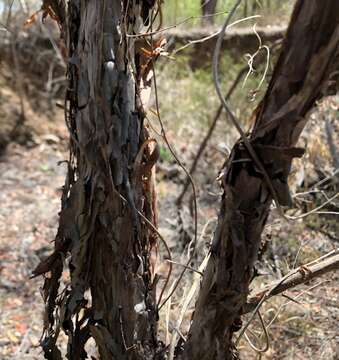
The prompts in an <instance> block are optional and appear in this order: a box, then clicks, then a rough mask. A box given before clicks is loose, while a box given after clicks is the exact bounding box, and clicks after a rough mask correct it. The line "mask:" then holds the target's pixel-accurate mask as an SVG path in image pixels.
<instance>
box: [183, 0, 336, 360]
mask: <svg viewBox="0 0 339 360" xmlns="http://www.w3.org/2000/svg"><path fill="white" fill-rule="evenodd" d="M338 17H339V2H338V1H337V0H325V1H321V2H320V1H318V0H308V1H305V0H299V1H298V2H297V4H296V6H295V9H294V12H293V15H292V18H291V22H290V25H289V28H288V31H287V35H286V38H285V42H284V45H283V48H282V51H281V54H280V57H279V60H278V62H277V64H276V67H275V70H274V74H273V77H272V79H271V82H270V84H269V87H268V90H267V92H266V95H265V97H264V99H263V100H262V102H261V104H260V105H259V107H258V109H257V110H256V111H255V115H254V126H253V130H252V132H251V134H250V136H249V140H250V142H251V144H252V146H253V148H254V149H255V151H256V152H257V155H258V156H259V158H260V160H261V161H262V163H263V164H264V166H265V168H266V170H267V172H268V174H269V176H270V179H271V182H272V185H273V186H274V189H275V190H276V193H277V194H278V200H279V202H280V205H282V206H285V205H290V204H291V198H290V195H289V190H288V185H287V178H288V174H289V172H290V168H291V162H292V159H293V157H297V156H301V155H302V152H303V151H302V149H297V148H294V146H295V144H296V142H297V140H298V137H299V135H300V133H301V131H302V129H303V127H304V125H305V123H306V120H307V117H306V116H307V113H308V111H309V110H310V109H311V108H312V107H313V105H314V103H315V101H316V100H317V99H318V98H319V97H320V96H321V95H322V91H323V90H324V89H325V88H326V86H327V82H328V79H329V78H331V76H332V74H333V73H334V70H337V66H338V63H339V61H338V57H339V50H338V38H339V18H338ZM250 158H251V157H250V155H249V154H248V152H247V150H246V147H245V146H244V144H243V142H242V141H241V140H239V141H238V142H237V143H236V145H235V146H234V148H233V150H232V153H231V155H230V158H229V159H228V161H227V162H226V165H225V170H224V172H223V174H224V175H223V178H222V186H223V190H224V194H223V197H222V206H221V210H220V215H219V223H218V227H217V230H216V233H215V236H214V240H213V244H212V249H211V253H212V254H211V258H210V260H209V263H208V265H207V268H206V271H205V274H204V278H203V282H202V287H201V291H200V294H199V298H198V301H197V304H196V309H195V313H194V316H193V323H192V325H191V329H190V332H189V337H188V341H187V343H186V344H185V346H184V349H183V352H182V354H181V355H179V356H178V357H179V358H182V359H189V360H198V359H199V360H216V359H217V360H224V359H235V358H237V353H236V349H234V345H233V341H232V340H233V334H234V333H235V332H236V331H237V330H239V329H240V328H241V314H242V312H243V307H244V305H245V304H246V299H247V295H248V292H249V284H250V282H251V280H252V278H253V270H254V262H255V261H256V259H257V254H258V249H259V246H260V237H261V233H262V231H263V228H264V225H265V223H266V220H267V217H268V215H269V211H270V205H271V201H272V197H271V194H270V191H269V189H268V186H267V184H266V183H265V181H264V180H263V176H262V174H261V173H260V171H259V169H258V168H257V167H256V165H255V163H254V162H253V161H248V159H250ZM178 352H179V353H180V352H181V349H178Z"/></svg>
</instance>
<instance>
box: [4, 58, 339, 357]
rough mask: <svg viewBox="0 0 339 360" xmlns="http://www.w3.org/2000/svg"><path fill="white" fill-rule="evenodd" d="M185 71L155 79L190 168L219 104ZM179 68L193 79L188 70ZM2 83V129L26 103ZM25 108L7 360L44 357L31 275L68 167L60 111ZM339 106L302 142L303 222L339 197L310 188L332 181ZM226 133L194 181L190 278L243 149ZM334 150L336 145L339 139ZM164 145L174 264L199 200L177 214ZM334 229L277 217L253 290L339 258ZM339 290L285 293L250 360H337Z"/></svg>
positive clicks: (11, 202) (15, 170)
mask: <svg viewBox="0 0 339 360" xmlns="http://www.w3.org/2000/svg"><path fill="white" fill-rule="evenodd" d="M184 60H185V59H184ZM184 60H183V61H184ZM185 61H186V60H185ZM181 69H182V63H180V62H179V64H177V65H176V66H175V67H174V70H173V68H171V69H170V70H166V69H165V68H163V69H162V70H163V71H162V72H161V74H160V75H159V96H160V101H161V109H163V119H164V123H165V127H166V129H167V135H168V138H169V140H170V142H171V143H172V144H173V145H174V147H175V149H176V152H177V154H178V155H179V157H180V159H181V160H182V161H183V163H184V164H186V165H187V166H189V165H190V163H191V161H192V160H193V158H194V154H195V153H196V150H197V147H198V145H199V142H200V141H201V138H202V136H204V134H205V133H206V131H207V127H208V124H209V121H210V119H211V112H212V109H214V108H216V107H217V104H218V103H217V101H216V99H215V97H213V96H209V97H207V99H206V93H208V94H210V93H212V91H213V89H212V82H211V79H210V74H208V73H207V72H206V71H205V72H204V71H200V70H197V71H195V72H192V71H191V70H188V71H187V73H185V75H183V74H182V71H183V70H181ZM184 69H185V71H186V70H187V66H186V67H184ZM0 84H1V89H0V114H1V115H2V120H3V119H5V118H7V119H10V122H12V123H13V122H14V123H15V122H16V121H17V119H18V117H19V116H21V115H22V113H21V112H22V104H21V103H20V101H19V98H18V94H17V93H16V92H15V91H14V90H13V87H12V86H11V83H10V82H9V81H8V78H6V77H1V75H0ZM202 84H203V86H202ZM3 99H6V101H4V100H3ZM23 100H24V115H25V127H26V128H25V132H24V134H25V135H24V136H23V135H22V134H21V135H22V136H17V137H16V138H14V139H12V140H14V141H11V142H10V143H9V144H8V146H7V147H6V149H5V150H4V151H3V152H2V155H1V157H0V174H1V175H0V188H1V192H0V201H1V205H0V315H1V318H0V359H1V360H2V359H18V360H21V359H30V360H33V359H42V358H43V355H42V353H41V350H40V348H39V338H40V336H41V333H42V324H43V302H42V298H41V295H40V287H41V286H42V279H41V278H37V279H30V274H31V272H32V270H33V269H34V268H35V266H36V265H37V264H38V263H39V261H40V260H41V259H43V258H44V257H46V256H47V255H48V254H49V252H50V251H51V249H52V247H53V239H54V236H55V233H56V228H57V223H58V212H59V210H60V195H61V187H62V185H63V182H64V177H65V164H62V163H61V164H60V162H61V161H63V160H67V130H66V128H65V126H64V123H63V114H62V110H61V109H55V111H54V112H53V113H51V112H47V111H41V109H39V111H36V106H33V105H32V101H31V99H29V98H24V99H23ZM338 101H339V99H338V96H337V97H335V96H334V97H329V98H328V99H326V100H325V101H324V102H323V103H322V104H321V105H320V106H319V109H318V110H317V111H316V112H315V113H314V114H313V115H311V121H310V122H309V125H308V128H307V130H306V132H305V135H304V137H303V139H302V141H301V143H302V145H303V146H306V147H307V155H306V156H305V157H304V159H303V160H301V161H300V162H298V163H296V164H295V166H294V169H293V175H292V183H291V185H292V189H293V192H294V193H297V192H304V191H306V192H307V194H305V195H304V196H300V197H296V208H295V209H294V210H293V212H294V213H296V214H300V213H301V212H304V211H307V210H310V209H311V208H313V207H314V206H315V204H317V205H318V204H319V202H320V203H321V202H323V201H324V199H323V198H321V196H322V195H321V194H323V193H325V195H326V196H330V195H331V194H333V191H334V190H333V189H334V188H336V189H338V184H337V183H338V178H335V177H331V178H330V179H329V180H328V181H327V182H326V183H324V184H323V186H321V187H316V189H317V191H318V190H319V191H318V192H320V190H321V191H322V193H321V194H320V195H319V196H318V195H317V194H316V195H315V194H314V193H310V192H309V187H310V186H314V184H316V182H317V181H320V180H322V179H323V178H325V177H326V176H329V175H331V174H333V164H332V157H331V153H330V146H329V144H328V139H327V136H326V131H325V123H326V121H325V120H326V119H330V120H331V119H332V120H333V121H332V126H335V122H334V120H335V119H337V116H338V113H337V110H336V109H337V105H338ZM236 106H237V109H238V113H239V111H241V106H242V107H243V109H245V110H244V113H245V114H247V112H246V111H248V110H246V109H247V107H248V103H246V97H245V98H242V100H239V98H237V102H236ZM253 106H254V105H253V104H251V107H253ZM34 109H35V110H34ZM239 109H240V110H239ZM182 119H185V120H184V121H183V120H182ZM154 121H155V120H154ZM225 124H226V122H225V119H221V120H220V123H219V125H218V127H217V130H216V132H215V134H214V136H213V138H212V141H211V143H210V144H209V145H208V147H207V149H206V151H205V153H204V156H203V157H202V159H201V161H200V162H199V166H198V170H197V173H196V174H195V176H194V179H195V183H196V186H197V195H198V197H197V201H198V234H199V242H198V244H197V255H196V257H195V258H194V259H193V261H192V266H193V267H195V268H198V267H199V265H200V264H201V262H202V260H203V259H204V257H205V256H206V254H207V253H208V246H209V243H210V241H211V238H212V236H213V231H214V229H215V225H216V216H217V213H218V207H219V201H220V200H219V198H220V187H219V184H218V183H217V181H216V177H217V174H218V171H219V170H220V167H221V165H222V163H223V161H224V159H225V151H227V149H228V148H230V147H232V144H233V142H234V141H235V140H236V138H237V136H236V133H235V132H234V131H233V130H231V129H230V128H229V125H227V126H226V125H225ZM152 126H154V127H156V126H157V125H156V124H152ZM225 129H226V130H225ZM335 130H336V131H337V132H335V131H334V130H333V134H334V136H338V134H339V132H338V127H337V128H336V129H335ZM18 139H19V140H20V141H18ZM159 141H160V140H159ZM334 143H338V137H336V138H335V140H334ZM160 146H161V159H160V163H159V164H158V170H157V172H158V175H157V176H158V185H157V186H158V193H159V218H160V227H159V231H160V232H161V233H162V234H163V236H164V237H165V239H166V241H167V244H168V246H169V247H170V249H171V252H172V256H173V260H174V261H175V262H178V263H184V262H185V261H186V250H187V246H188V244H189V243H190V241H191V240H192V233H193V218H192V216H191V208H192V197H191V195H190V192H188V196H186V198H185V200H184V202H183V205H182V207H181V208H180V209H178V208H177V207H176V205H175V200H176V199H177V197H178V195H179V193H180V191H181V189H182V184H183V182H184V181H185V176H184V174H183V172H182V171H181V169H180V167H179V166H178V164H176V162H175V161H174V160H173V158H172V157H171V154H170V152H169V151H168V149H167V148H166V146H165V145H164V144H163V143H161V144H160ZM301 184H302V187H301ZM336 191H338V190H336ZM335 206H338V205H337V204H336V205H335ZM335 219H337V217H336V218H335V217H334V216H327V215H321V214H315V215H311V216H310V217H308V218H306V219H305V220H299V221H297V222H295V223H293V224H290V223H285V222H283V221H281V220H280V219H279V218H278V217H277V215H276V214H275V211H273V212H272V216H271V218H270V219H269V222H268V226H267V229H266V230H265V234H264V237H263V239H264V241H266V248H267V250H266V252H265V254H264V256H263V259H262V262H261V264H260V265H258V267H259V270H260V272H261V273H263V274H264V275H262V276H260V277H259V278H257V279H256V281H255V286H256V287H260V286H263V285H265V284H266V283H268V282H270V281H271V280H274V279H278V278H280V277H281V276H282V275H284V274H285V273H286V272H287V271H288V270H289V269H291V268H294V267H296V266H299V265H301V264H304V263H306V262H308V261H310V260H313V259H315V258H317V257H319V256H322V255H324V254H326V253H327V252H329V251H331V250H333V249H335V248H336V247H338V241H339V239H338V230H339V228H338V224H337V220H335ZM160 255H161V258H162V259H164V251H162V250H161V251H160ZM168 266H169V265H168V263H166V262H165V261H163V262H162V263H160V264H159V268H158V272H159V273H160V274H161V275H163V276H164V275H165V274H166V273H167V271H168ZM173 267H174V276H175V275H178V273H179V272H180V271H181V269H182V268H181V267H180V265H175V264H174V265H173ZM193 276H194V274H192V273H191V272H189V271H187V273H186V275H185V277H184V279H183V281H182V282H181V284H180V286H179V288H178V289H177V291H176V293H175V294H174V296H173V298H172V299H171V304H170V306H166V307H164V308H163V310H162V313H161V314H160V315H161V317H162V318H163V317H164V316H165V315H167V316H168V317H169V321H168V322H167V323H166V322H165V321H163V320H162V321H161V322H160V325H159V327H160V333H161V336H162V337H163V340H164V341H165V342H167V343H168V341H169V339H170V335H171V333H172V334H173V333H176V331H175V330H174V328H175V326H176V322H177V320H178V313H179V310H180V303H181V301H182V299H184V298H185V296H186V295H187V292H188V290H189V289H190V285H191V283H192V279H193ZM172 281H173V279H172ZM162 283H163V282H162ZM338 285H339V275H338V274H329V275H326V276H325V277H322V278H319V279H316V280H314V281H312V282H311V283H309V284H306V285H304V286H300V287H298V288H296V289H293V290H291V291H289V292H287V295H288V296H289V298H297V300H295V301H291V300H289V299H286V298H284V297H277V298H273V299H272V300H271V301H269V302H267V304H265V305H264V307H263V311H262V314H263V316H264V320H265V322H266V324H269V333H270V349H269V351H268V352H267V353H265V354H263V355H261V357H260V356H259V357H258V355H256V353H255V352H254V351H253V350H252V349H251V348H250V346H249V345H248V343H247V342H246V341H245V340H244V341H242V342H241V346H240V349H241V351H242V353H243V355H244V358H245V359H249V360H251V359H284V360H285V359H286V360H292V359H302V360H303V359H305V360H308V359H326V360H334V359H336V358H337V357H336V356H337V355H338V347H337V346H338V345H337V344H338V343H339V332H338V321H339V309H338V303H339V296H338V292H337V291H336V290H337V289H338ZM193 305H194V301H192V303H191V305H190V307H189V309H188V312H187V313H186V315H185V317H184V321H183V324H182V327H181V333H182V334H183V335H185V334H186V332H187V328H188V324H189V320H190V317H191V314H192V311H193ZM163 315H164V316H163ZM250 330H251V333H249V334H251V335H250V337H251V338H254V339H255V338H256V339H257V342H256V343H257V346H259V347H260V346H262V330H261V328H260V325H259V321H257V320H255V321H254V322H253V324H252V325H251V328H250ZM254 341H255V340H254Z"/></svg>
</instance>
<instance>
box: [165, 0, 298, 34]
mask: <svg viewBox="0 0 339 360" xmlns="http://www.w3.org/2000/svg"><path fill="white" fill-rule="evenodd" d="M294 2H295V0H279V1H270V0H247V1H243V2H242V4H240V6H239V10H238V15H237V17H238V18H241V17H243V16H250V15H254V14H258V15H262V16H263V17H264V19H261V21H259V23H261V24H268V23H271V20H272V18H273V17H274V18H275V23H276V24H277V23H283V22H286V21H287V20H288V17H289V15H290V12H291V10H292V7H293V4H294ZM246 3H247V7H246ZM233 5H234V0H218V5H217V9H216V14H217V15H216V16H215V23H216V24H221V23H222V22H223V20H224V19H225V15H226V14H227V13H228V11H229V10H230V8H231V7H232V6H233ZM246 8H247V10H246ZM277 11H278V12H279V17H278V18H277ZM163 15H164V23H165V25H174V24H177V23H180V22H182V21H184V20H186V19H188V18H192V19H191V20H189V21H187V22H186V23H185V24H183V25H182V26H183V27H186V28H189V27H194V26H197V25H200V24H201V1H200V0H185V1H182V0H165V1H164V4H163Z"/></svg>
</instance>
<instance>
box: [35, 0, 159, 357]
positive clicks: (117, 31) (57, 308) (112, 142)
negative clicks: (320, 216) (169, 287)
mask: <svg viewBox="0 0 339 360" xmlns="http://www.w3.org/2000/svg"><path fill="white" fill-rule="evenodd" d="M58 3H62V5H63V9H64V10H65V9H66V8H65V6H64V2H63V1H61V2H60V1H58ZM55 4H56V3H55ZM138 4H139V5H140V1H120V0H103V1H96V0H88V1H80V0H71V1H69V3H68V7H67V21H65V22H62V21H60V24H61V26H63V28H62V34H63V36H64V38H65V39H66V48H67V51H68V54H67V58H68V69H67V75H68V80H69V84H68V89H67V95H66V114H65V115H66V123H67V126H68V128H69V131H70V137H71V140H70V159H69V162H68V174H67V179H66V183H65V186H64V190H63V196H62V210H61V212H60V222H59V229H58V233H57V235H56V239H55V251H54V253H53V254H52V255H51V256H50V257H49V258H48V259H47V260H46V261H44V262H43V263H41V264H40V265H39V266H38V268H37V269H36V270H35V273H34V274H35V275H38V274H42V273H47V272H48V273H49V274H50V275H49V276H48V277H47V278H46V280H45V284H44V298H45V301H46V324H45V332H44V337H43V341H42V346H43V349H44V352H45V357H46V358H47V359H61V354H60V351H59V349H58V347H57V345H56V340H57V339H58V335H59V332H60V330H63V331H64V332H65V334H66V335H67V337H68V349H67V357H68V358H69V359H72V360H76V359H85V358H86V351H85V344H86V342H87V341H88V339H89V338H93V339H94V341H95V343H96V345H97V347H98V350H99V353H100V358H101V359H104V360H105V359H110V360H111V359H122V360H123V359H154V358H155V357H156V352H157V350H158V349H157V348H158V343H157V339H156V332H157V329H156V326H157V319H156V317H157V313H156V303H155V301H156V299H155V286H154V283H153V277H154V274H153V268H152V264H151V259H150V258H151V255H152V253H153V252H154V251H155V247H156V246H155V234H154V233H153V230H151V229H150V228H149V226H148V225H147V224H146V223H145V221H143V220H142V218H141V217H140V215H139V213H142V214H143V216H145V217H146V218H147V219H148V220H149V221H150V222H152V223H154V224H155V223H156V213H155V212H156V209H155V207H154V204H155V199H154V192H152V188H151V187H152V185H151V179H150V177H151V168H152V165H154V161H155V160H156V147H154V146H153V149H152V146H151V145H154V141H150V140H147V139H148V134H147V132H146V130H145V128H144V126H143V109H142V106H141V101H140V99H139V90H138V89H139V85H140V84H139V82H140V81H141V78H142V75H145V74H142V68H141V66H140V65H141V61H140V60H141V59H140V55H139V54H137V53H136V52H135V46H134V40H133V39H132V38H128V37H126V33H129V34H133V33H137V32H138V31H139V30H140V29H138V28H137V25H136V24H140V23H142V21H143V20H145V21H146V19H147V16H148V12H149V11H148V10H149V7H150V6H152V5H153V4H154V1H150V0H148V1H146V0H145V1H143V2H141V6H139V5H138ZM55 6H57V5H55ZM65 11H66V10H65ZM55 13H57V10H55ZM65 16H66V15H65ZM60 20H61V19H60ZM66 26H67V27H66ZM66 257H67V258H68V261H67V262H68V267H69V270H70V278H71V280H70V283H69V284H68V285H67V287H66V288H65V289H64V291H60V281H61V280H60V279H61V275H62V273H63V271H64V270H65V269H64V266H65V262H64V259H65V258H66Z"/></svg>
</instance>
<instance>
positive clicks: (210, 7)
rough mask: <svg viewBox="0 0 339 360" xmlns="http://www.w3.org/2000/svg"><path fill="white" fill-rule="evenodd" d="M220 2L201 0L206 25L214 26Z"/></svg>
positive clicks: (216, 0)
mask: <svg viewBox="0 0 339 360" xmlns="http://www.w3.org/2000/svg"><path fill="white" fill-rule="evenodd" d="M217 2H218V0H201V10H202V15H203V16H205V17H204V18H203V23H204V24H210V25H212V24H214V15H213V14H215V12H216V8H217Z"/></svg>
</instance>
